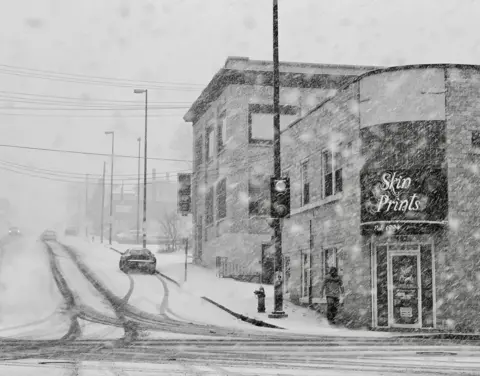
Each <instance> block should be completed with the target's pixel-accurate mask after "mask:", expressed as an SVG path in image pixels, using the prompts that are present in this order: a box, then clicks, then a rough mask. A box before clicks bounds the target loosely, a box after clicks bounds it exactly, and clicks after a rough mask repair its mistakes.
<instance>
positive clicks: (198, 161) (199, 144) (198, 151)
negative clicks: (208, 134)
mask: <svg viewBox="0 0 480 376" xmlns="http://www.w3.org/2000/svg"><path fill="white" fill-rule="evenodd" d="M203 142H204V141H203V135H200V136H198V137H197V139H196V140H195V167H197V168H198V167H200V166H201V165H202V164H203Z"/></svg>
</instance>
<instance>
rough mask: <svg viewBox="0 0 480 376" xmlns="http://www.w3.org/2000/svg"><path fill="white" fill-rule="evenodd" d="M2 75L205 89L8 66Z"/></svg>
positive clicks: (1, 68) (195, 86)
mask: <svg viewBox="0 0 480 376" xmlns="http://www.w3.org/2000/svg"><path fill="white" fill-rule="evenodd" d="M0 74H6V75H14V76H19V77H30V78H38V79H43V80H50V81H63V82H70V83H78V84H91V85H100V86H114V87H128V88H134V87H135V86H139V85H147V86H148V89H149V90H177V91H199V90H202V88H203V87H204V85H201V84H191V83H178V82H177V83H175V82H159V81H145V80H132V79H124V78H113V77H102V76H89V75H81V74H74V73H60V72H55V71H48V70H39V69H31V68H21V67H15V66H11V65H6V64H0Z"/></svg>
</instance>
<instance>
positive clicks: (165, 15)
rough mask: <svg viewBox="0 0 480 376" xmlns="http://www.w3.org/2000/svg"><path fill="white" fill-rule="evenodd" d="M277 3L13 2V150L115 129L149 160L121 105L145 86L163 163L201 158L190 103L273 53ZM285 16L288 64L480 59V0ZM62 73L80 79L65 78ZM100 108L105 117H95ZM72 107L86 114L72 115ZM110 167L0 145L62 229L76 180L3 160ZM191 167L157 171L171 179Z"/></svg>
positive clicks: (3, 25)
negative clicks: (243, 65)
mask: <svg viewBox="0 0 480 376" xmlns="http://www.w3.org/2000/svg"><path fill="white" fill-rule="evenodd" d="M271 9H272V1H271V0H157V1H152V0H148V1H147V0H130V1H127V0H80V1H73V0H15V1H1V2H0V45H1V46H2V48H1V49H0V80H1V81H0V82H1V83H2V85H1V89H0V122H1V125H0V127H1V129H2V132H1V134H2V141H1V142H0V144H12V145H26V146H34V147H43V148H59V149H73V150H81V151H90V152H100V153H109V152H110V147H111V141H110V138H109V137H107V136H105V135H104V132H105V131H107V130H115V131H116V132H117V136H116V150H117V152H118V153H121V154H129V155H136V154H137V141H136V138H137V137H139V136H143V111H142V110H141V107H134V108H138V109H139V110H131V109H130V110H123V111H118V110H117V111H114V110H112V108H114V109H118V108H120V107H121V106H123V107H124V106H125V105H127V106H132V105H133V106H141V105H142V103H143V102H142V101H143V97H142V96H140V95H134V94H133V88H134V87H139V88H142V87H145V88H150V96H149V100H150V102H151V106H152V110H151V112H150V114H151V117H150V118H149V119H150V120H149V154H150V156H155V157H164V158H175V159H190V158H191V148H192V147H191V144H190V141H189V140H190V138H189V133H190V125H188V124H185V123H184V122H183V120H182V116H183V114H184V113H185V112H186V108H183V109H178V107H179V106H184V107H187V106H188V104H190V103H191V102H192V101H193V100H194V99H195V98H196V97H197V96H198V94H199V93H200V90H201V88H202V87H203V85H205V84H207V83H208V82H209V80H210V79H211V77H212V76H213V75H214V74H215V72H216V71H217V70H218V69H220V68H221V67H222V65H223V64H224V61H225V59H226V58H227V56H229V55H230V56H248V57H250V58H252V59H271V56H272V48H271V36H272V16H271ZM279 12H280V17H279V18H280V59H281V60H286V61H304V62H315V63H333V64H363V65H383V66H385V65H403V64H412V63H450V62H455V63H469V64H478V63H479V62H480V36H479V33H478V26H477V24H478V15H480V0H471V1H468V0H462V1H457V0H448V1H447V0H376V1H375V0H348V1H347V0H335V1H331V0H330V1H327V0H283V1H282V0H280V4H279ZM25 68H26V69H27V70H25ZM41 71H49V72H51V73H46V72H41ZM55 72H56V74H55ZM59 73H64V74H67V75H66V76H62V77H63V81H62V80H59V79H58V74H59ZM74 75H87V76H95V77H100V78H109V80H105V79H99V78H87V79H86V80H87V81H88V82H86V83H85V82H84V83H79V81H85V78H78V76H74ZM120 79H123V81H119V80H120ZM98 80H101V81H102V82H103V83H102V84H98V83H95V81H97V82H98ZM124 80H146V81H156V82H157V83H155V84H153V83H152V84H143V85H142V84H137V85H135V84H131V83H130V82H127V83H125V81H124ZM72 81H74V82H72ZM105 82H106V83H105ZM180 84H182V85H180ZM153 88H155V89H153ZM66 97H73V98H90V99H91V100H92V101H91V102H84V103H81V102H77V101H72V100H69V99H68V98H66ZM107 101H108V102H107ZM125 101H137V102H138V105H137V104H135V103H134V102H131V103H129V102H125ZM70 102H71V103H73V105H72V106H70V105H69V103H70ZM167 102H168V103H172V102H175V103H176V104H175V105H174V106H175V107H177V109H158V106H173V105H171V104H167ZM92 103H93V105H95V106H96V108H98V109H97V110H94V111H87V110H85V107H88V106H90V107H91V106H92ZM79 106H83V107H84V108H83V109H79ZM155 106H156V107H157V109H153V108H155ZM72 107H74V108H76V110H75V111H70V112H68V111H65V110H63V111H61V110H60V109H62V108H63V109H64V108H72ZM182 142H183V145H182ZM104 160H107V161H108V158H102V157H88V156H77V155H69V154H57V153H49V152H40V151H25V150H19V149H16V150H15V149H9V148H4V147H0V178H1V180H2V183H3V184H2V185H0V195H3V196H6V197H7V198H9V199H11V200H12V202H13V203H14V204H16V205H19V206H21V207H22V212H23V213H24V214H25V213H28V212H32V213H35V216H36V217H35V221H38V220H40V219H41V218H45V222H46V223H47V222H48V223H51V222H52V221H54V220H59V219H61V217H62V215H63V214H64V211H65V207H66V206H65V197H66V192H67V191H72V190H73V188H72V187H73V185H72V184H66V183H63V182H56V181H49V180H44V179H39V178H34V177H31V176H19V175H16V174H14V173H13V172H9V171H5V170H4V168H5V166H6V165H5V164H2V163H4V162H5V161H6V162H7V163H17V164H29V165H31V166H32V167H34V168H40V169H50V170H61V171H71V172H72V173H79V174H80V173H81V174H86V173H90V174H97V175H98V174H101V172H102V164H103V161H104ZM117 166H118V167H117V171H116V172H117V173H120V174H131V175H135V174H136V161H135V160H126V159H122V160H118V161H117ZM190 166H191V165H189V164H188V163H186V162H177V163H172V162H152V163H150V167H151V168H156V169H157V171H158V172H159V173H161V172H163V171H178V170H185V169H188V168H189V167H190ZM8 168H11V167H8ZM51 176H52V177H54V178H58V176H56V175H51ZM71 176H74V175H71ZM75 176H76V175H75ZM78 176H79V177H80V175H78ZM67 178H68V177H67ZM72 179H73V180H77V179H78V178H77V177H75V178H72ZM47 208H49V209H47Z"/></svg>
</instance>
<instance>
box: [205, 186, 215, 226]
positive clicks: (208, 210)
mask: <svg viewBox="0 0 480 376" xmlns="http://www.w3.org/2000/svg"><path fill="white" fill-rule="evenodd" d="M214 194H215V193H214V189H213V187H210V188H209V189H208V191H207V193H206V195H205V228H207V227H210V226H211V225H213V223H214V221H215V206H214V202H215V196H214Z"/></svg>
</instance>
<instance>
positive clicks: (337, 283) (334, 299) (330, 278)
mask: <svg viewBox="0 0 480 376" xmlns="http://www.w3.org/2000/svg"><path fill="white" fill-rule="evenodd" d="M324 291H325V296H326V298H327V320H328V322H329V323H330V324H334V323H335V317H336V316H337V312H338V306H339V303H340V297H341V296H342V295H343V294H344V292H345V290H344V288H343V281H342V278H341V277H340V276H339V275H338V271H337V268H335V267H333V268H330V274H329V275H327V276H326V277H325V281H324V282H323V286H322V291H321V293H322V294H323V292H324Z"/></svg>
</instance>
